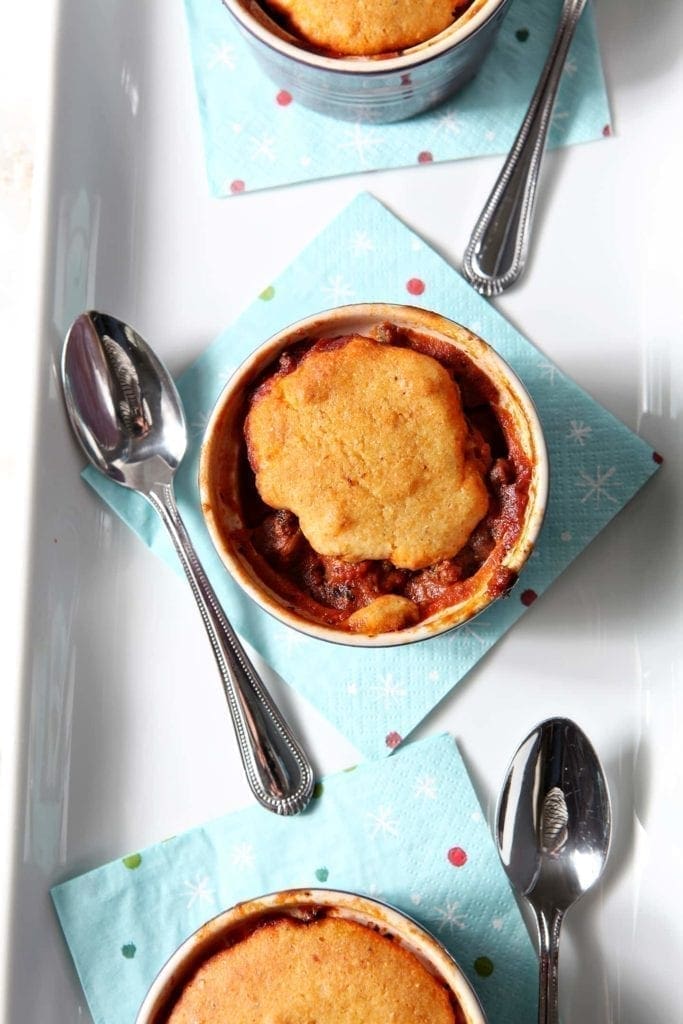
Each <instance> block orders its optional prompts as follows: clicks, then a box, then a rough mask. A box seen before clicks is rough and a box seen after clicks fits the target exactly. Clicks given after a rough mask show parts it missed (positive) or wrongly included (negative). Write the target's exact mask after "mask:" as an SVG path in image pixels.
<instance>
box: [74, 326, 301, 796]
mask: <svg viewBox="0 0 683 1024" xmlns="http://www.w3.org/2000/svg"><path fill="white" fill-rule="evenodd" d="M62 382H63V386H64V397H65V401H66V407H67V411H68V414H69V419H70V421H71V426H72V427H73V430H74V433H75V434H76V437H77V438H78V440H79V441H80V443H81V446H82V448H83V450H84V451H85V454H86V455H87V457H88V459H89V460H90V461H91V462H92V464H93V465H94V466H96V467H97V469H99V470H100V472H102V473H104V474H105V475H106V476H108V477H109V478H110V479H112V480H115V481H116V483H118V484H121V486H123V487H127V488H129V489H131V490H133V491H136V492H137V493H139V494H140V495H142V497H144V498H145V499H146V500H147V501H148V502H149V503H150V504H151V505H152V507H153V508H154V509H155V510H156V512H157V513H158V514H159V516H160V518H161V520H162V522H163V523H164V526H165V527H166V528H167V530H168V532H169V534H170V535H171V539H172V541H173V545H174V547H175V549H176V552H177V554H178V557H179V558H180V561H181V563H182V566H183V569H184V571H185V575H186V577H187V580H188V582H189V584H190V586H191V588H192V592H193V594H194V597H195V600H196V602H197V605H198V607H199V610H200V612H201V615H202V619H203V621H204V626H205V628H206V631H207V633H208V635H209V639H210V641H211V645H212V647H213V651H214V654H215V656H216V661H217V664H218V668H219V672H220V675H221V680H222V683H223V689H224V692H225V696H226V699H227V702H228V707H229V709H230V713H231V716H232V720H233V725H234V727H235V732H236V735H237V740H238V744H239V749H240V754H241V757H242V763H243V765H244V769H245V772H246V776H247V779H248V782H249V785H250V787H251V789H252V792H253V793H254V795H255V797H256V799H257V800H258V801H259V803H261V804H262V805H263V806H264V807H266V808H267V809H268V810H271V811H274V812H276V813H278V814H295V813H297V812H298V811H300V810H302V809H303V808H304V807H305V806H306V805H307V804H308V802H309V800H310V799H311V796H312V793H313V782H314V779H313V770H312V768H311V765H310V762H309V760H308V758H307V756H306V755H305V754H304V752H303V750H302V748H301V746H300V745H299V743H298V742H297V741H296V740H295V738H294V736H293V735H292V732H291V730H290V728H289V726H288V725H287V724H286V722H285V721H284V719H283V718H282V716H281V714H280V712H279V710H278V709H277V708H276V706H275V705H274V703H273V701H272V699H271V697H270V696H269V694H268V693H267V691H266V689H265V686H264V685H263V682H262V680H261V679H260V677H259V675H258V673H257V672H256V669H255V668H254V666H253V665H252V663H251V661H250V660H249V658H248V656H247V654H246V652H245V650H244V648H243V647H242V645H241V643H240V641H239V640H238V638H237V636H236V634H235V632H234V630H233V629H232V627H231V625H230V623H229V621H228V619H227V617H226V616H225V613H224V612H223V610H222V608H221V606H220V604H219V602H218V598H217V597H216V595H215V593H214V591H213V588H212V587H211V585H210V583H209V581H208V579H207V577H206V574H205V572H204V570H203V568H202V565H201V563H200V561H199V559H198V557H197V554H196V552H195V551H194V548H193V547H192V542H191V541H190V538H189V535H188V533H187V530H186V529H185V526H184V523H183V521H182V519H181V517H180V513H179V512H178V508H177V505H176V502H175V497H174V493H173V478H174V475H175V472H176V470H177V468H178V466H179V465H180V462H181V461H182V458H183V456H184V454H185V450H186V448H187V432H186V427H185V416H184V413H183V408H182V403H181V401H180V396H179V395H178V392H177V390H176V387H175V384H174V383H173V380H172V378H171V376H170V374H169V373H168V371H167V370H166V368H165V367H164V366H163V364H162V363H161V361H160V360H159V359H158V357H157V356H156V355H155V354H154V352H153V351H152V349H151V348H150V347H149V345H147V343H146V342H145V341H144V339H143V338H141V337H140V335H139V334H138V333H137V332H136V331H135V330H134V329H133V328H132V327H130V326H129V325H128V324H125V323H123V321H121V320H117V319H116V317H113V316H107V315H106V314H103V313H98V312H95V311H91V312H88V313H82V314H81V315H80V316H79V317H77V319H76V320H75V321H74V323H73V324H72V326H71V328H70V330H69V333H68V334H67V337H66V341H65V343H64V351H63V356H62Z"/></svg>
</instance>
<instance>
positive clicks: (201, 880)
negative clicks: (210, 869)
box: [182, 875, 213, 910]
mask: <svg viewBox="0 0 683 1024" xmlns="http://www.w3.org/2000/svg"><path fill="white" fill-rule="evenodd" d="M182 896H183V899H186V900H187V909H188V910H191V909H192V907H193V906H194V905H195V903H199V904H200V906H204V904H206V903H211V901H212V900H213V889H212V888H211V886H210V885H209V878H208V875H197V877H196V878H195V879H194V881H190V880H188V881H187V882H184V883H183V891H182Z"/></svg>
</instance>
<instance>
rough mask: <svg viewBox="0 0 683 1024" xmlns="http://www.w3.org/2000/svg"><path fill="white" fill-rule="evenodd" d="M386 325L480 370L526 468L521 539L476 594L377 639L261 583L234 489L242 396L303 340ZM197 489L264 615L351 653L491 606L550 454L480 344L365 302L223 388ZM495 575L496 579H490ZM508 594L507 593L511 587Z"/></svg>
mask: <svg viewBox="0 0 683 1024" xmlns="http://www.w3.org/2000/svg"><path fill="white" fill-rule="evenodd" d="M384 323H391V324H394V325H396V326H397V327H399V328H407V329H412V330H415V331H418V332H420V333H421V334H423V335H427V336H433V337H434V338H436V339H438V340H441V341H445V342H446V343H447V344H449V345H452V346H455V347H456V348H458V349H460V350H461V351H463V352H464V353H465V354H466V355H467V356H468V357H469V358H470V359H471V360H472V361H473V362H474V363H475V364H476V366H477V367H478V368H479V369H481V370H483V371H484V373H485V374H486V375H487V376H488V377H489V379H490V380H491V381H493V383H494V384H495V386H496V388H497V390H498V395H499V398H498V403H499V405H500V407H501V408H502V409H503V410H504V411H505V413H506V414H507V415H508V417H509V421H510V424H511V426H512V428H513V429H514V432H515V438H516V440H517V442H518V444H519V446H520V449H521V451H522V452H523V453H524V454H525V456H526V457H527V458H528V460H529V462H530V464H531V467H532V476H531V480H530V483H529V493H528V502H527V505H526V508H525V512H524V517H523V522H522V524H521V529H520V532H519V536H518V538H517V540H516V541H515V543H514V544H513V545H512V547H511V548H510V550H509V551H508V552H507V553H506V555H505V557H504V559H503V561H502V563H501V565H500V566H497V567H495V568H494V567H491V570H490V572H489V573H488V574H487V572H486V571H484V570H485V569H486V563H485V565H484V567H483V568H482V569H481V570H480V571H479V572H478V573H477V584H476V588H475V589H473V591H472V593H470V594H469V595H468V596H467V598H466V600H463V601H461V602H460V603H459V604H457V605H453V606H450V607H447V608H443V609H441V610H440V611H438V612H436V613H435V614H433V615H431V616H430V617H429V618H426V619H423V620H422V621H420V622H418V623H417V624H416V625H413V626H407V627H405V628H403V629H399V630H396V631H394V632H383V633H379V634H376V635H366V634H364V633H356V632H346V631H344V630H342V629H340V628H337V627H333V626H328V625H324V624H321V623H319V622H315V621H312V620H311V619H310V618H307V617H305V616H304V615H303V614H301V612H300V611H299V610H297V608H296V606H295V604H294V603H292V602H288V601H287V600H286V599H285V598H284V597H282V596H280V595H279V594H278V593H276V592H275V591H274V590H273V589H271V588H270V587H269V586H268V585H267V584H266V583H265V582H264V581H263V579H261V578H259V576H258V575H257V573H256V571H255V569H254V567H253V565H252V564H251V563H250V562H249V561H248V560H247V558H246V557H245V556H244V554H243V553H242V552H241V551H240V545H239V544H238V543H236V542H235V541H234V539H233V537H232V536H231V534H232V533H234V534H235V535H238V534H239V531H240V530H241V529H243V527H244V520H243V518H242V508H241V498H240V493H241V491H240V488H241V478H240V460H241V457H242V456H241V452H242V451H243V446H244V437H243V419H244V413H245V409H246V403H247V397H248V394H249V392H250V390H251V388H252V387H253V386H254V384H255V382H256V381H257V380H258V379H259V378H260V377H261V376H262V375H263V373H264V371H266V370H267V368H269V367H270V366H271V365H275V364H277V360H278V357H279V356H280V354H281V353H282V352H283V351H284V350H285V349H288V348H290V347H292V346H293V345H296V344H297V343H301V342H302V341H304V340H308V339H319V338H334V337H340V336H344V335H350V334H361V335H362V334H365V333H367V332H368V331H370V330H372V329H373V328H374V327H376V326H378V325H381V324H384ZM199 490H200V496H201V506H202V512H203V515H204V520H205V523H206V526H207V529H208V531H209V534H210V536H211V539H212V540H213V543H214V545H215V547H216V550H217V552H218V554H219V555H220V557H221V559H222V561H223V564H224V565H225V566H226V568H227V569H228V570H229V572H230V573H231V575H232V576H233V578H234V579H235V580H236V581H237V582H238V583H239V585H240V586H241V587H242V588H243V590H244V591H245V592H246V593H247V594H248V595H249V596H250V597H251V598H252V599H253V600H254V601H256V603H257V604H258V605H259V606H260V607H261V608H262V609H264V610H265V611H267V612H269V613H270V614H271V615H273V616H275V618H277V619H279V620H280V621H281V622H284V623H285V624H286V625H288V626H291V627H293V628H294V629H297V630H299V631H300V632H303V633H306V634H308V635H309V636H312V637H314V638H316V639H320V640H328V641H332V642H334V643H340V644H345V645H347V646H352V647H393V646H398V645H402V644H406V643H412V642H414V641H417V640H424V639H427V638H429V637H433V636H437V635H439V634H441V633H444V632H446V631H447V630H450V629H453V628H454V627H456V626H460V625H462V624H463V623H465V622H467V621H469V620H470V619H472V618H473V617H474V616H475V615H478V614H479V613H480V612H481V611H482V610H483V609H484V608H486V607H488V606H489V605H490V604H491V603H492V602H493V600H495V599H497V597H498V596H500V594H496V595H495V596H492V591H493V589H494V587H493V582H494V576H493V574H494V572H498V571H499V570H502V571H503V572H504V573H505V574H506V575H507V576H508V577H509V580H510V586H511V585H512V583H513V582H514V580H516V578H517V576H518V574H519V573H520V572H521V570H522V568H523V566H524V564H525V562H526V561H527V559H528V557H529V555H530V554H531V552H532V550H533V548H534V544H535V542H536V539H537V537H538V534H539V531H540V529H541V526H542V523H543V518H544V515H545V509H546V502H547V496H548V454H547V449H546V444H545V439H544V436H543V429H542V426H541V423H540V421H539V418H538V415H537V413H536V409H535V407H534V404H533V402H532V400H531V398H530V396H529V394H528V392H527V391H526V388H525V387H524V385H523V384H522V382H521V381H520V379H519V377H517V375H516V374H515V373H514V372H513V370H512V369H511V367H510V366H509V365H508V364H507V362H505V360H504V359H503V358H502V357H501V356H500V355H499V354H498V353H497V352H496V351H495V350H494V349H493V348H492V347H491V346H490V345H489V344H487V343H486V342H485V341H483V340H482V339H481V338H479V337H478V336H477V335H476V334H473V333H472V332H471V331H469V330H467V329H466V328H464V327H462V326H461V325H460V324H457V323H455V322H454V321H452V320H449V319H447V318H446V317H443V316H441V315H439V314H438V313H434V312H430V311H428V310H424V309H418V308H416V307H414V306H403V305H393V304H389V303H366V304H357V305H350V306H340V307H337V308H335V309H331V310H327V311H326V312H323V313H319V314H317V315H314V316H310V317H307V318H306V319H304V320H300V321H298V322H297V323H295V324H292V325H291V326H289V327H287V328H285V329H284V330H282V331H280V332H278V333H277V334H276V335H274V336H273V337H271V338H270V339H269V340H268V341H266V342H265V343H264V344H262V345H260V346H259V347H258V348H257V349H256V350H255V351H254V352H253V353H252V355H251V356H249V358H248V359H247V360H246V361H245V362H244V363H242V365H241V366H240V367H239V368H238V369H237V371H236V372H235V374H234V375H233V376H232V377H231V379H230V380H229V381H228V383H227V385H226V387H225V388H224V390H223V392H222V394H221V396H220V397H219V399H218V402H217V403H216V406H215V408H214V410H213V412H212V414H211V417H210V419H209V423H208V425H207V429H206V433H205V435H204V442H203V445H202V452H201V459H200V468H199ZM496 578H499V577H496ZM508 589H509V587H508Z"/></svg>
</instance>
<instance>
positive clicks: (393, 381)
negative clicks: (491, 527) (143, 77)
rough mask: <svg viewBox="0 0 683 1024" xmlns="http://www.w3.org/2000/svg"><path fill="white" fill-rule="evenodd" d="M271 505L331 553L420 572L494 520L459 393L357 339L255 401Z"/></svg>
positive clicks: (404, 351)
mask: <svg viewBox="0 0 683 1024" xmlns="http://www.w3.org/2000/svg"><path fill="white" fill-rule="evenodd" d="M245 435H246V439H247V446H248V452H249V459H250V462H251V465H252V468H253V470H254V474H255V478H256V487H257V490H258V492H259V494H260V495H261V497H262V499H263V501H264V502H266V504H267V505H270V506H271V507H272V508H275V509H288V510H289V511H291V512H293V513H294V514H295V515H296V516H298V518H299V523H300V527H301V531H302V533H303V535H304V537H305V538H306V539H307V540H308V542H309V543H310V545H311V546H312V548H313V549H314V550H315V551H317V552H319V553H320V554H322V555H329V556H334V557H336V558H341V559H343V560H345V561H348V562H361V561H362V560H364V559H386V560H387V561H389V562H391V563H392V564H393V565H394V566H396V567H398V568H402V569H419V568H422V567H425V566H428V565H431V564H432V563H434V562H437V561H439V560H440V559H444V558H450V557H451V556H453V555H455V554H456V553H457V552H458V551H459V550H460V549H461V548H462V547H463V545H464V544H465V543H466V541H467V540H468V538H469V536H470V534H471V533H472V531H473V529H474V528H475V526H476V525H477V523H478V522H479V521H480V520H481V519H482V517H483V516H484V515H485V514H486V511H487V509H488V503H489V496H488V491H487V488H486V485H485V483H484V480H483V478H482V470H481V466H480V464H479V463H478V462H477V461H476V459H474V458H472V457H470V454H469V445H468V442H469V427H468V423H467V421H466V419H465V416H464V414H463V411H462V406H461V402H460V393H459V390H458V387H457V385H456V384H455V382H454V381H453V379H452V377H451V376H450V374H449V373H448V371H447V370H446V368H445V367H444V366H442V365H441V364H440V363H439V362H437V360H436V359H433V358H432V357H431V356H428V355H425V354H423V353H420V352H415V351H413V350H412V349H409V348H402V347H399V346H395V345H384V344H381V343H380V342H377V341H374V340H372V339H370V338H366V337H362V336H359V335H353V336H351V337H350V338H348V339H341V341H340V343H339V344H337V345H336V347H329V348H321V349H316V348H314V349H312V350H311V351H310V352H308V353H307V354H306V356H305V357H304V358H303V360H302V361H301V362H300V364H299V365H298V366H297V367H296V368H295V369H294V370H293V371H292V372H290V373H287V374H285V375H283V376H275V377H274V378H273V379H272V380H270V381H269V382H268V385H267V386H266V387H265V388H263V389H261V391H259V392H257V393H256V395H255V397H254V399H253V401H252V405H251V408H250V410H249V414H248V416H247V418H246V423H245Z"/></svg>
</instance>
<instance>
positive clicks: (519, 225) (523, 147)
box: [463, 0, 586, 296]
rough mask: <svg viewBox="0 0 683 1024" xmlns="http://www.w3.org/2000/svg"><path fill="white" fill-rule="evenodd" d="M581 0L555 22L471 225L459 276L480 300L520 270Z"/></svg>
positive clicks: (569, 1)
mask: <svg viewBox="0 0 683 1024" xmlns="http://www.w3.org/2000/svg"><path fill="white" fill-rule="evenodd" d="M585 6H586V0H564V3H563V6H562V14H561V16H560V22H559V25H558V26H557V31H556V32H555V38H554V39H553V43H552V46H551V48H550V53H549V54H548V58H547V60H546V62H545V66H544V68H543V71H542V72H541V77H540V78H539V80H538V85H537V86H536V90H535V92H534V95H533V96H532V98H531V103H530V104H529V109H528V110H527V113H526V117H525V118H524V121H523V122H522V126H521V128H520V129H519V132H518V134H517V138H516V139H515V141H514V143H513V144H512V149H511V150H510V153H509V154H508V157H507V159H506V161H505V163H504V164H503V169H502V170H501V172H500V175H499V176H498V180H497V181H496V184H495V185H494V187H493V191H492V192H491V194H490V196H489V198H488V200H487V201H486V205H485V206H484V209H483V210H482V213H481V216H480V217H479V220H478V221H477V223H476V225H475V228H474V231H473V232H472V237H471V238H470V241H469V244H468V246H467V249H466V250H465V256H464V259H463V273H464V275H465V277H466V278H467V279H468V281H470V282H471V284H473V285H474V287H475V288H476V289H477V291H478V292H481V294H482V295H488V296H490V295H500V293H501V292H502V291H504V290H505V288H508V287H509V286H510V285H511V284H512V283H513V282H514V281H516V280H517V278H518V277H519V275H520V274H521V273H522V270H523V269H524V266H525V263H526V258H527V252H528V248H529V236H530V232H531V222H532V219H533V213H534V204H535V199H536V185H537V182H538V176H539V172H540V169H541V163H542V161H543V154H544V152H545V146H546V140H547V137H548V129H549V127H550V122H551V118H552V113H553V107H554V106H555V97H556V96H557V90H558V88H559V85H560V79H561V77H562V71H563V69H564V63H565V60H566V58H567V52H568V50H569V46H570V44H571V41H572V38H573V36H574V31H575V29H576V26H577V24H578V21H579V18H580V17H581V13H582V11H583V9H584V7H585Z"/></svg>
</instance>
